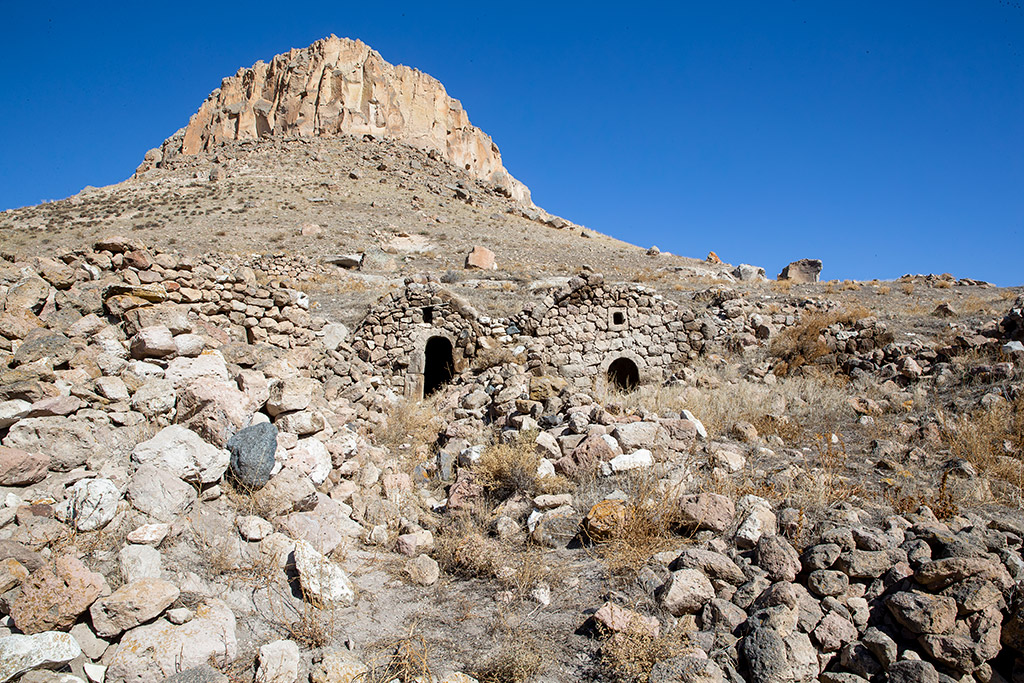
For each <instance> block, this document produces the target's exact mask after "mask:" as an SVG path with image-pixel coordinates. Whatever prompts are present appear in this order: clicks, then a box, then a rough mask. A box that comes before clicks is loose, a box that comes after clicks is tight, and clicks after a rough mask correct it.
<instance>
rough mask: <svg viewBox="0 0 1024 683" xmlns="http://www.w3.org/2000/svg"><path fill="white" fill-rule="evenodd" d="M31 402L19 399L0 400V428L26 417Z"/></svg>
mask: <svg viewBox="0 0 1024 683" xmlns="http://www.w3.org/2000/svg"><path fill="white" fill-rule="evenodd" d="M31 408H32V404H31V403H29V402H28V401H22V400H21V399H14V400H13V401H3V402H0V429H5V428H7V427H10V426H11V425H13V424H14V423H15V422H17V421H18V420H23V419H25V418H26V417H28V414H29V411H30V409H31Z"/></svg>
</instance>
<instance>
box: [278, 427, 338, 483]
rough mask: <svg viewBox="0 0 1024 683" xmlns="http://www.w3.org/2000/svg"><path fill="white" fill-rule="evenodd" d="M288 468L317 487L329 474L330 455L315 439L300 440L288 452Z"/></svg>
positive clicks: (320, 442) (321, 443) (325, 447)
mask: <svg viewBox="0 0 1024 683" xmlns="http://www.w3.org/2000/svg"><path fill="white" fill-rule="evenodd" d="M288 467H289V468H293V469H295V470H296V471H297V472H301V473H302V474H304V475H306V476H307V477H309V479H310V481H312V482H313V483H314V484H316V485H317V486H319V485H320V484H322V483H324V481H326V480H327V476H328V475H329V474H330V473H331V453H330V451H328V450H327V446H325V445H324V444H323V442H322V441H320V440H319V439H317V438H315V437H311V438H309V439H302V440H300V441H299V442H298V444H297V445H296V446H295V448H293V449H292V450H290V451H289V452H288Z"/></svg>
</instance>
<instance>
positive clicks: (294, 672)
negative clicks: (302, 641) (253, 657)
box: [256, 640, 299, 683]
mask: <svg viewBox="0 0 1024 683" xmlns="http://www.w3.org/2000/svg"><path fill="white" fill-rule="evenodd" d="M298 678H299V645H298V643H295V642H293V641H291V640H275V641H272V642H269V643H267V644H266V645H263V646H261V647H260V656H259V666H258V667H257V669H256V683H295V681H297V680H298Z"/></svg>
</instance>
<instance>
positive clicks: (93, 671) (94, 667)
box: [82, 662, 107, 683]
mask: <svg viewBox="0 0 1024 683" xmlns="http://www.w3.org/2000/svg"><path fill="white" fill-rule="evenodd" d="M82 669H83V670H84V671H85V675H86V677H87V678H88V679H89V680H90V681H92V683H103V678H104V676H106V675H107V667H105V666H103V665H102V664H93V663H92V662H85V663H84V664H82Z"/></svg>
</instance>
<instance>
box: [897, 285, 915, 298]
mask: <svg viewBox="0 0 1024 683" xmlns="http://www.w3.org/2000/svg"><path fill="white" fill-rule="evenodd" d="M900 291H901V292H903V293H904V294H906V295H907V296H910V295H911V294H913V293H914V283H913V282H904V283H903V284H901V285H900Z"/></svg>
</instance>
